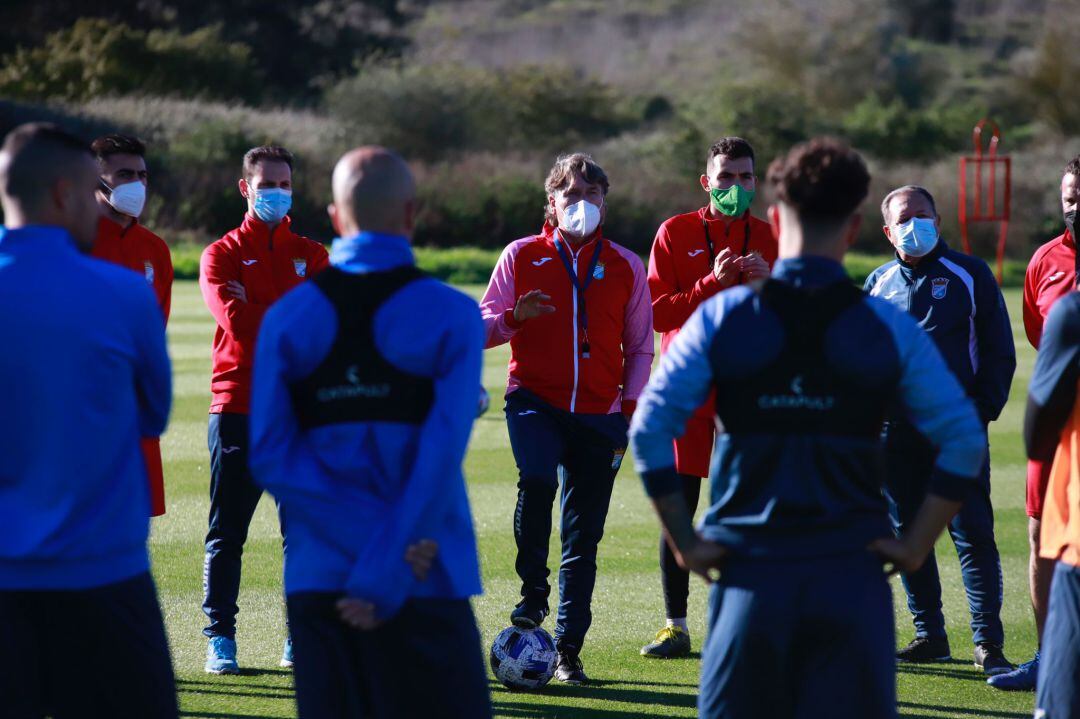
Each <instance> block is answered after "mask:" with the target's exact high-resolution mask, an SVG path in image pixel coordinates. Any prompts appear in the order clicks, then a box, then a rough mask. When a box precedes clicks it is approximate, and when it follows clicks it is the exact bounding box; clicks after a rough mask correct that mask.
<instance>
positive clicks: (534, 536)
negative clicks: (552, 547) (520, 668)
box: [506, 389, 628, 650]
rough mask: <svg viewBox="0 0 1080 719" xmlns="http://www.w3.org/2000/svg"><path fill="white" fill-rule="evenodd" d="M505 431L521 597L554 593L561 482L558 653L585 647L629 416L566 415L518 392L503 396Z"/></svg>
mask: <svg viewBox="0 0 1080 719" xmlns="http://www.w3.org/2000/svg"><path fill="white" fill-rule="evenodd" d="M506 426H507V430H508V431H509V434H510V446H511V448H512V449H513V452H514V461H515V462H516V463H517V468H518V497H517V507H516V508H515V511H514V539H515V540H516V542H517V562H516V565H515V566H516V569H517V573H518V576H519V577H520V578H521V594H522V596H524V597H532V598H536V599H544V598H546V597H547V596H548V594H549V593H550V591H551V587H550V585H549V584H548V575H549V574H550V571H549V570H548V567H547V560H548V540H549V538H550V537H551V507H552V505H553V504H554V502H555V492H556V490H557V489H558V488H559V480H560V478H561V480H562V500H561V510H562V564H561V566H560V568H559V606H558V613H557V616H556V621H555V642H556V645H557V646H558V647H559V648H560V650H562V649H566V648H570V649H575V650H580V649H581V646H582V644H583V643H584V641H585V634H586V632H588V630H589V625H590V624H591V623H592V609H591V604H592V593H593V586H594V585H595V584H596V550H597V546H598V545H599V544H600V539H601V538H602V537H603V536H604V522H605V521H606V520H607V512H608V504H609V503H610V501H611V491H612V488H613V487H614V484H615V475H616V474H617V473H618V471H619V465H620V464H621V462H622V457H623V453H624V452H625V451H626V431H627V428H628V427H627V422H626V418H625V417H623V416H622V414H620V413H618V412H616V413H614V414H581V413H571V412H564V411H562V410H560V409H557V408H555V407H552V406H551V405H549V404H547V403H546V402H544V401H542V400H540V399H539V398H537V397H536V396H535V395H533V394H532V393H530V392H528V391H526V390H520V389H519V390H516V391H515V392H512V393H511V394H510V395H508V396H507V398H506Z"/></svg>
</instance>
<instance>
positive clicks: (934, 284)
mask: <svg viewBox="0 0 1080 719" xmlns="http://www.w3.org/2000/svg"><path fill="white" fill-rule="evenodd" d="M948 289H949V278H948V277H935V278H934V279H932V280H930V296H931V297H933V298H934V299H935V300H941V299H944V298H945V291H946V290H948Z"/></svg>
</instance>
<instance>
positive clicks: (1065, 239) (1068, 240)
mask: <svg viewBox="0 0 1080 719" xmlns="http://www.w3.org/2000/svg"><path fill="white" fill-rule="evenodd" d="M1061 244H1063V245H1065V246H1066V247H1068V248H1069V249H1070V250H1075V249H1076V240H1075V239H1073V236H1072V233H1071V232H1069V228H1067V227H1066V228H1065V234H1064V235H1062V236H1061Z"/></svg>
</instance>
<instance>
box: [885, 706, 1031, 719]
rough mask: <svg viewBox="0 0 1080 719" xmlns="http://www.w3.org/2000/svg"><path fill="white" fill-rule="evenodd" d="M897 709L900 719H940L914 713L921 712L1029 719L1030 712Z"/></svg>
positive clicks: (930, 707) (949, 708)
mask: <svg viewBox="0 0 1080 719" xmlns="http://www.w3.org/2000/svg"><path fill="white" fill-rule="evenodd" d="M896 707H897V709H899V710H900V717H901V719H940V718H939V717H938V716H935V715H933V714H917V713H914V714H913V713H912V712H910V711H906V710H908V709H911V710H913V711H915V712H918V711H920V710H922V711H934V712H941V713H943V714H948V715H949V716H955V715H957V714H960V715H962V716H972V717H980V719H982V718H983V717H985V718H986V719H1030V718H1031V712H1003V711H994V710H992V709H967V708H965V707H945V706H940V705H937V704H917V703H915V702H896Z"/></svg>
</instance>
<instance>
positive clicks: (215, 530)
mask: <svg viewBox="0 0 1080 719" xmlns="http://www.w3.org/2000/svg"><path fill="white" fill-rule="evenodd" d="M207 439H208V442H207V443H208V445H209V447H210V522H209V525H210V526H209V530H208V531H207V533H206V557H205V561H204V564H203V595H204V598H203V613H204V614H206V616H207V617H208V618H209V619H210V624H209V625H208V626H207V627H206V628H205V629H203V634H205V635H206V636H208V637H215V636H221V637H227V638H229V639H233V638H235V636H236V614H237V612H239V611H240V609H239V607H238V606H237V605H236V600H237V598H238V597H239V596H240V566H241V556H242V555H243V553H244V542H246V541H247V534H248V527H249V526H251V518H252V517H253V516H254V515H255V508H256V507H257V506H258V505H259V499H260V498H261V497H262V493H263V492H262V489H261V488H260V487H259V486H258V485H256V484H255V481H254V480H253V479H252V477H251V471H250V470H249V469H248V416H247V415H246V414H232V413H221V414H211V415H210V423H209V431H208V438H207ZM278 516H279V521H280V522H281V535H282V543H281V544H282V547H283V548H284V547H285V541H284V536H285V521H284V517H282V516H281V514H280V508H279V515H278Z"/></svg>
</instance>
